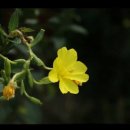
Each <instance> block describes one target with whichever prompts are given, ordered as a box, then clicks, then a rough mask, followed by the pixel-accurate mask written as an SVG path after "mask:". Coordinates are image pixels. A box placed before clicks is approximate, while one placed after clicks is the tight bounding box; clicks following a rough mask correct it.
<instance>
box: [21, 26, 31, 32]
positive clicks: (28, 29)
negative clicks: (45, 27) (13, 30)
mask: <svg viewBox="0 0 130 130" xmlns="http://www.w3.org/2000/svg"><path fill="white" fill-rule="evenodd" d="M19 30H20V31H21V32H23V33H27V32H34V30H33V29H31V28H26V27H21V28H19Z"/></svg>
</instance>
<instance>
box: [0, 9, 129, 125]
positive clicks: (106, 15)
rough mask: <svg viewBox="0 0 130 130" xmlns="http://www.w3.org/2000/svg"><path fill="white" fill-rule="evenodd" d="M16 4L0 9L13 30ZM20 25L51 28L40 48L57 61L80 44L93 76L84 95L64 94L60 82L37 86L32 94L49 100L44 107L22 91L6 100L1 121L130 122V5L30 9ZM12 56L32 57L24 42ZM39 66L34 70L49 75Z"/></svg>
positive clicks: (1, 21) (82, 91) (45, 58)
mask: <svg viewBox="0 0 130 130" xmlns="http://www.w3.org/2000/svg"><path fill="white" fill-rule="evenodd" d="M13 11H14V9H13V8H11V9H9V8H7V9H6V8H5V9H0V24H1V25H2V27H4V29H5V30H6V29H7V25H8V21H9V19H10V16H11V14H12V13H13ZM22 11H23V15H22V17H21V19H20V26H21V27H23V26H25V27H30V28H32V29H34V30H35V32H34V33H33V35H34V36H35V35H36V34H37V33H38V32H39V30H40V29H41V28H43V29H45V30H46V31H45V36H44V39H43V40H42V42H40V43H39V44H38V45H36V46H35V48H34V49H33V50H34V52H35V53H36V54H37V56H39V57H40V58H41V59H42V60H43V61H44V62H45V63H46V65H47V66H50V67H51V66H52V63H53V60H54V59H55V57H56V56H57V50H58V49H59V48H61V47H63V46H66V47H67V48H68V49H70V48H74V49H76V51H77V52H78V59H79V60H80V61H82V62H84V63H85V64H86V65H87V67H88V71H87V73H88V74H89V76H90V79H89V81H88V82H87V83H84V84H83V86H81V87H79V88H80V92H79V94H78V95H72V94H65V95H63V94H62V93H61V92H60V90H59V87H58V84H50V85H46V86H45V85H44V86H35V87H34V89H33V90H32V89H31V90H29V91H28V92H29V94H30V95H33V96H35V97H37V98H39V99H40V100H41V101H43V105H42V106H39V105H36V104H33V103H32V102H30V101H28V99H27V98H26V97H24V96H21V95H20V94H19V92H16V97H15V98H14V99H13V100H10V101H9V102H0V123H1V124H3V123H4V124H7V123H13V124H21V123H24V124H39V123H40V124H41V123H43V124H63V123H67V124H68V123H78V124H80V123H130V9H128V8H120V9H118V8H116V9H114V8H102V9H100V8H80V9H79V8H53V9H52V8H43V9H42V8H26V9H22ZM8 55H9V57H10V58H12V59H17V58H21V57H26V52H25V50H24V48H22V47H18V48H16V49H15V50H14V51H13V53H10V54H8ZM47 74H48V71H46V70H45V71H42V70H41V69H39V68H37V67H35V72H34V73H33V75H34V76H35V77H36V78H37V79H40V78H41V77H43V76H44V75H47Z"/></svg>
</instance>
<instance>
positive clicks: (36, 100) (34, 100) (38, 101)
mask: <svg viewBox="0 0 130 130" xmlns="http://www.w3.org/2000/svg"><path fill="white" fill-rule="evenodd" d="M28 98H29V99H30V101H32V102H34V103H35V104H40V105H42V102H41V101H40V100H39V99H37V98H35V97H32V96H28Z"/></svg>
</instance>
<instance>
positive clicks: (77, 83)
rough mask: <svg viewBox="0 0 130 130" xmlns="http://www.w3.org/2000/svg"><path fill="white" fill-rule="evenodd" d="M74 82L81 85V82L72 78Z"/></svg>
mask: <svg viewBox="0 0 130 130" xmlns="http://www.w3.org/2000/svg"><path fill="white" fill-rule="evenodd" d="M74 82H75V83H76V84H77V85H79V86H82V83H81V82H79V81H76V80H74Z"/></svg>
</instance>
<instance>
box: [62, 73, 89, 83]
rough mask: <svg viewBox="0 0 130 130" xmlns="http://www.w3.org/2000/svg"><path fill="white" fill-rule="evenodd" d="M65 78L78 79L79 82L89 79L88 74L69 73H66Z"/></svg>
mask: <svg viewBox="0 0 130 130" xmlns="http://www.w3.org/2000/svg"><path fill="white" fill-rule="evenodd" d="M64 78H67V79H70V80H76V81H79V82H87V81H88V80H89V75H88V74H69V75H65V76H64Z"/></svg>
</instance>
